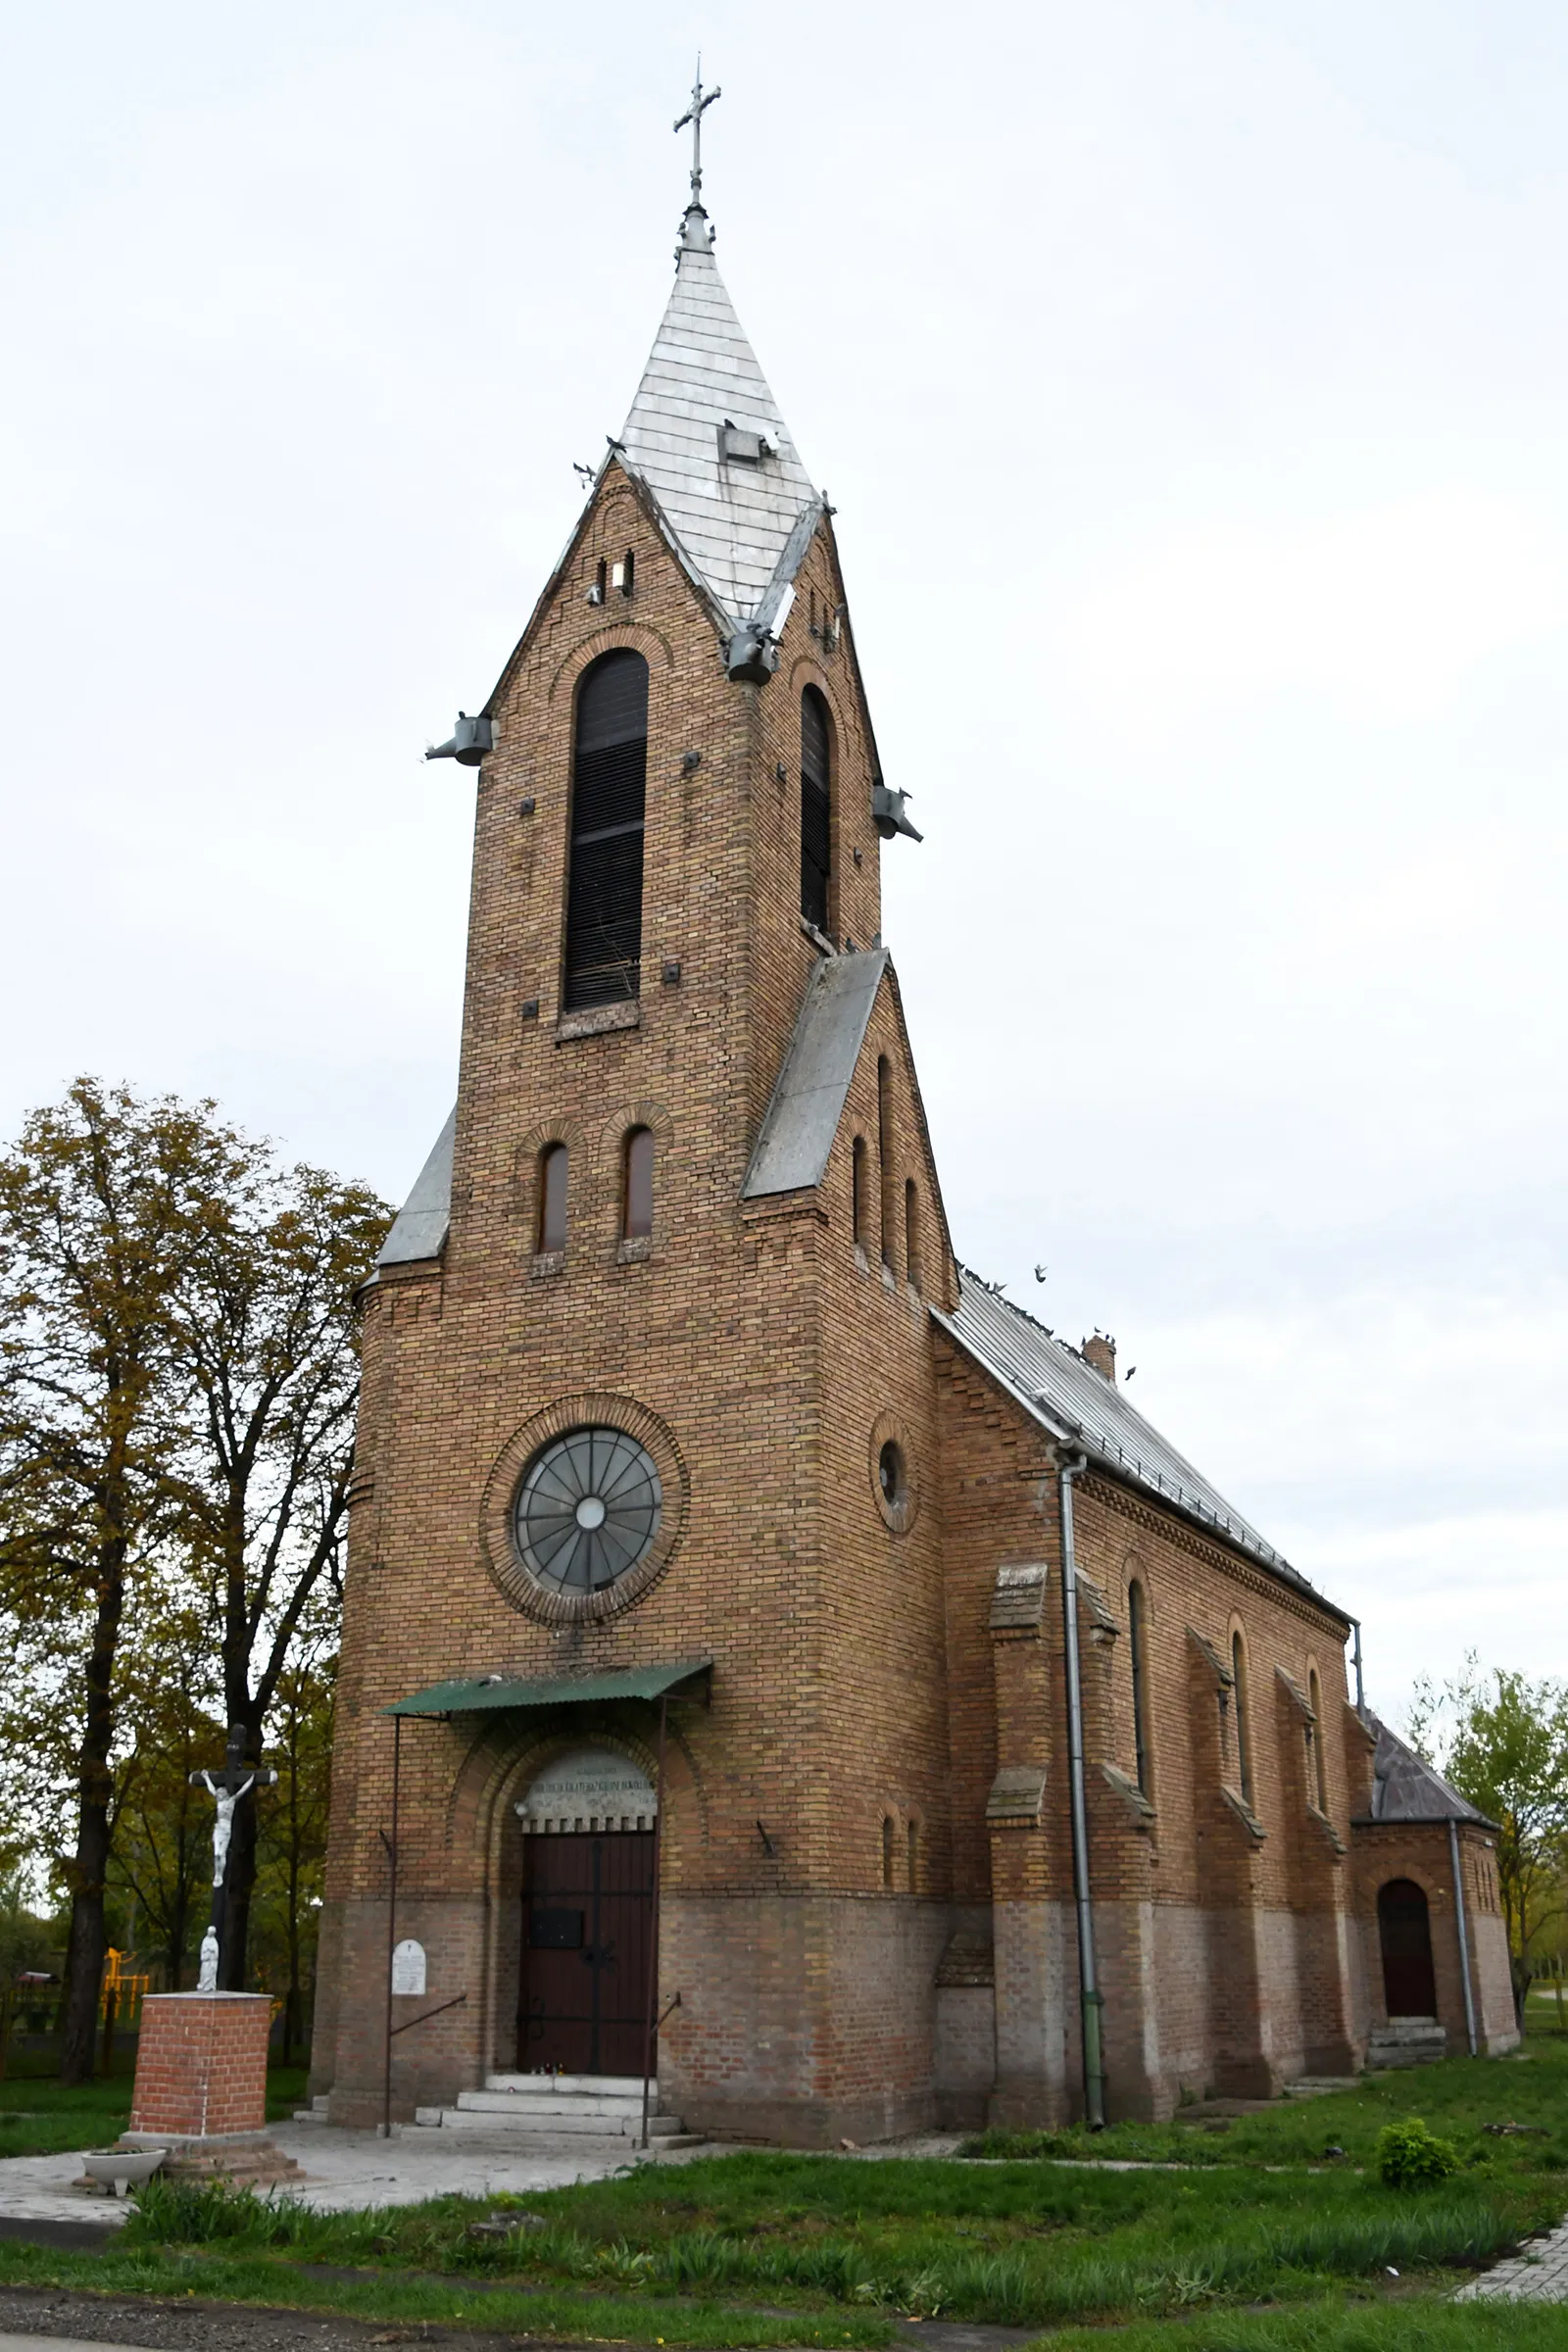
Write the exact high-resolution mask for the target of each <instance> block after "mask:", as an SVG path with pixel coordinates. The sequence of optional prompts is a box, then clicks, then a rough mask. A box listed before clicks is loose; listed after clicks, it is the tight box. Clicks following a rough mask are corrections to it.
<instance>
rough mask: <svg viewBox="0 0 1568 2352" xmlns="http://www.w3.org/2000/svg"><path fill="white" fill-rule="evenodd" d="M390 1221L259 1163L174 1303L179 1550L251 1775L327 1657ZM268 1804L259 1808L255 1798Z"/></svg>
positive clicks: (242, 1858) (346, 1194)
mask: <svg viewBox="0 0 1568 2352" xmlns="http://www.w3.org/2000/svg"><path fill="white" fill-rule="evenodd" d="M390 1219H391V1211H390V1209H389V1208H388V1207H387V1205H386V1203H385V1202H384V1201H380V1200H378V1199H377V1198H376V1196H375V1195H374V1194H373V1193H371V1192H369V1191H368V1189H367V1188H366V1187H365V1186H363V1185H354V1184H345V1183H343V1182H341V1181H340V1180H339V1179H337V1178H336V1177H333V1176H329V1175H326V1174H324V1173H323V1172H322V1171H321V1170H319V1169H317V1168H310V1167H297V1168H293V1169H282V1168H279V1167H278V1166H276V1164H275V1163H274V1162H273V1161H272V1159H271V1156H270V1153H266V1152H264V1151H263V1150H262V1149H260V1148H258V1149H257V1150H256V1151H255V1152H254V1154H253V1157H252V1161H251V1165H250V1167H249V1169H248V1171H247V1175H246V1178H245V1181H244V1182H243V1184H239V1185H235V1186H234V1187H232V1188H231V1189H230V1191H229V1193H228V1194H227V1195H226V1196H225V1199H224V1201H222V1203H221V1207H218V1208H216V1209H215V1213H214V1214H213V1216H212V1219H211V1224H210V1230H209V1232H208V1235H207V1236H206V1239H205V1242H204V1246H203V1247H202V1248H201V1249H200V1250H197V1251H195V1252H193V1253H192V1254H191V1255H190V1256H189V1257H188V1258H187V1259H186V1260H185V1261H184V1263H183V1265H182V1269H181V1275H180V1280H179V1283H178V1285H177V1289H176V1294H175V1297H174V1300H173V1313H174V1318H175V1322H176V1325H177V1331H178V1337H179V1346H180V1352H181V1357H182V1360H183V1361H184V1362H185V1363H186V1364H188V1366H189V1369H190V1375H191V1379H192V1382H193V1384H194V1389H195V1393H196V1397H197V1410H196V1413H195V1415H194V1422H193V1427H194V1440H193V1445H192V1447H191V1451H190V1455H189V1474H188V1481H187V1498H186V1505H185V1520H184V1526H183V1531H182V1534H183V1541H184V1543H185V1544H186V1546H187V1549H188V1552H189V1556H190V1558H191V1560H192V1562H193V1563H198V1564H199V1565H200V1569H201V1572H202V1573H203V1574H204V1575H205V1577H206V1579H207V1583H208V1591H209V1605H210V1608H211V1613H212V1619H213V1622H214V1625H215V1627H216V1629H217V1633H218V1640H219V1649H220V1654H221V1661H222V1702H223V1708H224V1712H225V1716H226V1720H227V1721H228V1722H229V1723H230V1724H242V1725H243V1726H244V1728H245V1735H246V1744H245V1751H244V1752H245V1759H246V1761H247V1762H248V1763H252V1764H255V1763H260V1761H261V1757H262V1747H263V1740H264V1737H265V1733H266V1727H267V1722H268V1718H269V1715H270V1712H271V1710H272V1708H273V1705H274V1701H275V1700H276V1698H277V1695H278V1691H279V1689H280V1684H281V1680H282V1677H283V1676H284V1674H285V1672H286V1671H287V1669H288V1667H289V1665H290V1662H291V1660H292V1658H293V1657H294V1654H295V1650H296V1646H297V1645H302V1644H303V1646H304V1648H305V1651H306V1652H307V1654H308V1653H309V1652H311V1651H313V1650H315V1649H318V1648H319V1647H321V1646H322V1644H323V1639H324V1640H325V1645H326V1646H327V1647H328V1648H330V1647H331V1646H334V1645H335V1635H333V1634H331V1632H330V1629H332V1628H334V1627H335V1623H336V1613H337V1607H338V1602H339V1599H340V1595H341V1572H342V1548H343V1544H344V1539H345V1536H346V1532H347V1521H348V1491H349V1482H350V1476H351V1471H352V1466H353V1457H354V1419H355V1411H356V1407H357V1404H358V1400H359V1373H360V1368H359V1348H358V1315H357V1310H356V1306H355V1299H356V1294H357V1293H358V1291H359V1289H360V1286H361V1285H362V1284H363V1283H364V1282H365V1281H366V1279H367V1278H368V1275H369V1273H370V1271H371V1269H372V1267H373V1265H374V1263H375V1254H376V1251H377V1250H378V1249H379V1248H380V1245H381V1242H382V1241H383V1239H384V1238H385V1235H386V1231H387V1227H388V1224H389V1222H390ZM268 1801H272V1800H268ZM257 1828H258V1814H257V1806H256V1805H255V1804H254V1803H249V1804H246V1805H243V1806H242V1807H241V1808H240V1810H239V1812H238V1813H237V1815H236V1816H235V1825H234V1838H233V1843H232V1845H231V1846H230V1849H229V1863H228V1880H227V1896H226V1908H225V1920H226V1932H225V1936H224V1975H225V1982H226V1984H227V1985H228V1987H229V1988H230V1989H235V1990H237V1989H241V1988H242V1987H243V1985H244V1984H245V1974H246V1950H247V1937H248V1933H249V1919H250V1904H251V1893H252V1888H253V1887H254V1885H255V1880H256V1840H257Z"/></svg>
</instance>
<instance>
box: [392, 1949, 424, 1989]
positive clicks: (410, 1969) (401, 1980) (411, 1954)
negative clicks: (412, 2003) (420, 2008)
mask: <svg viewBox="0 0 1568 2352" xmlns="http://www.w3.org/2000/svg"><path fill="white" fill-rule="evenodd" d="M392 1990H393V1992H394V1993H401V1994H404V1995H407V1994H410V1993H413V1994H414V1995H416V1996H417V1998H420V1999H422V1998H423V1995H424V1946H423V1944H422V1943H416V1942H415V1940H414V1937H413V1936H405V1937H404V1939H403V1941H402V1942H401V1943H399V1944H395V1945H394V1946H393V1949H392Z"/></svg>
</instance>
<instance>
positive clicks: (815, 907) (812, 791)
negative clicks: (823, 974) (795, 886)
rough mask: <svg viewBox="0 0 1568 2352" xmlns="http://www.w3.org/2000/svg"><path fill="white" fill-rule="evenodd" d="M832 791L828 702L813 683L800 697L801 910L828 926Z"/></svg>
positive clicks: (821, 927)
mask: <svg viewBox="0 0 1568 2352" xmlns="http://www.w3.org/2000/svg"><path fill="white" fill-rule="evenodd" d="M832 844H833V792H832V766H831V754H830V751H829V738H828V720H827V705H826V703H825V702H824V701H823V700H822V697H821V695H820V694H818V692H817V690H816V688H815V687H814V686H808V687H807V688H806V690H805V692H804V693H803V694H802V696H801V912H802V914H803V915H804V916H805V918H806V920H807V921H808V922H809V923H814V924H815V925H816V928H817V929H818V931H825V930H826V929H827V927H828V884H829V881H830V880H831V878H832V868H833V846H832Z"/></svg>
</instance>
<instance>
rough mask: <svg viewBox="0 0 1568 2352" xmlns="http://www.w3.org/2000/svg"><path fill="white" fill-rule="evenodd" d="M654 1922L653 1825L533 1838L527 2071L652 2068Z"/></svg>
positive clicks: (522, 2059) (522, 2067)
mask: <svg viewBox="0 0 1568 2352" xmlns="http://www.w3.org/2000/svg"><path fill="white" fill-rule="evenodd" d="M653 1926H654V1833H653V1831H652V1830H614V1831H607V1832H605V1833H604V1834H603V1835H602V1836H595V1837H580V1836H565V1837H555V1836H535V1837H532V1838H526V1839H525V1840H524V1845H523V1877H522V1986H521V1997H520V2001H519V2004H518V2016H517V2066H518V2069H519V2071H520V2072H523V2073H537V2072H539V2071H541V2070H543V2069H545V2068H549V2067H555V2068H559V2069H560V2071H561V2072H562V2073H563V2074H568V2075H640V2074H641V2073H642V2071H643V2036H644V2034H646V2032H647V2027H648V1971H649V1967H650V1964H651V1962H652V1959H653Z"/></svg>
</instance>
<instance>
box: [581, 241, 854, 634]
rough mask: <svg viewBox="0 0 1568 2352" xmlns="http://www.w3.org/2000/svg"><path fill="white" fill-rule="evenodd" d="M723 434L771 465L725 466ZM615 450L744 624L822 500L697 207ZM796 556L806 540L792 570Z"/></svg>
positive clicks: (736, 462) (737, 462)
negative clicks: (753, 440)
mask: <svg viewBox="0 0 1568 2352" xmlns="http://www.w3.org/2000/svg"><path fill="white" fill-rule="evenodd" d="M726 423H729V424H733V425H737V426H739V427H740V428H741V430H742V431H744V432H750V433H760V435H761V436H762V438H763V440H764V441H765V442H766V444H767V447H768V450H769V452H770V453H771V454H769V455H768V456H766V457H763V458H762V459H760V461H759V462H757V463H755V464H754V463H748V462H747V461H746V460H745V459H743V458H735V457H730V458H726V457H725V456H723V454H722V450H721V435H722V428H723V426H724V425H725V424H726ZM620 439H621V444H622V448H623V452H624V457H625V462H626V465H627V466H628V467H629V468H630V469H631V471H633V472H634V473H636V474H638V475H639V476H640V477H641V479H642V480H643V481H644V482H645V483H646V484H647V486H648V488H649V489H650V490H651V491H652V492H653V495H654V497H655V499H656V500H657V501H658V504H659V506H660V509H661V511H662V514H663V516H664V519H665V521H666V522H667V523H668V525H669V527H670V529H671V530H672V531H673V533H674V535H675V537H676V538H677V539H678V540H679V542H680V545H681V547H682V548H683V549H684V551H685V553H686V556H687V557H688V559H689V561H690V562H691V564H692V565H693V567H694V569H695V570H696V571H697V572H698V573H700V575H701V576H702V578H703V579H704V580H705V581H706V583H707V584H708V586H709V588H710V589H711V591H712V594H713V595H714V597H715V598H716V599H717V601H718V603H719V604H720V606H721V607H722V608H723V610H724V612H725V613H728V614H729V616H730V617H731V619H733V620H736V621H741V620H750V619H752V618H753V617H754V616H756V615H757V613H759V610H760V607H761V606H762V604H763V601H764V599H765V598H766V596H767V590H768V588H769V586H770V584H772V582H773V578H774V574H775V572H777V571H778V569H779V566H780V563H781V560H782V559H783V557H784V555H785V552H786V549H787V548H789V544H790V538H791V534H792V532H794V530H795V526H796V524H797V523H798V522H799V521H800V520H801V518H802V515H804V514H805V513H807V512H808V511H809V510H812V509H814V508H815V507H816V506H817V505H818V504H819V501H818V500H817V497H816V493H815V492H814V490H813V489H812V487H811V484H810V480H809V477H808V475H807V471H806V468H805V466H803V465H802V464H801V461H800V458H799V457H798V456H797V454H796V449H795V444H794V442H793V441H792V440H791V439H790V434H789V427H788V426H787V425H786V424H785V422H784V419H783V417H781V416H780V415H779V408H778V403H777V401H776V400H775V399H774V398H773V395H772V393H771V392H770V391H769V390H768V387H767V381H766V378H765V377H764V376H763V374H762V370H761V369H760V368H759V366H758V364H757V359H756V355H755V354H754V352H753V350H752V347H751V345H750V343H748V342H747V340H746V336H745V333H744V331H743V329H742V326H741V322H740V320H739V319H737V318H736V316H735V308H734V305H733V304H732V302H731V301H730V298H729V295H728V293H727V291H726V289H725V286H724V281H723V279H722V278H721V277H720V276H719V274H718V267H717V264H716V263H715V262H714V260H713V246H712V238H711V235H710V232H709V227H708V216H707V214H706V213H705V212H704V211H703V209H702V207H701V206H700V205H693V206H692V207H691V209H690V210H689V211H688V213H687V215H686V218H685V221H684V222H683V224H682V227H681V239H680V244H679V246H678V247H677V249H676V255H675V284H674V288H673V291H672V292H671V294H670V297H669V303H668V307H667V308H666V310H665V312H664V316H663V319H662V322H661V325H660V329H659V332H658V334H657V335H656V336H655V338H654V348H653V350H652V352H651V353H650V355H649V360H648V366H647V368H645V369H644V371H643V380H642V382H641V383H640V384H639V385H638V387H637V397H636V399H635V400H634V401H633V402H632V404H631V414H630V415H629V416H628V417H627V418H626V422H625V425H624V426H623V428H622V430H621V435H620ZM805 552H806V537H805V534H803V535H802V537H801V539H800V542H799V544H798V546H797V547H796V548H795V549H794V550H792V551H791V553H792V555H793V563H794V564H799V562H800V559H801V557H802V556H803V555H804V554H805ZM788 568H793V565H792V566H790V567H788ZM779 585H780V586H782V585H783V582H782V581H780V583H779ZM769 616H770V615H769Z"/></svg>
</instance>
